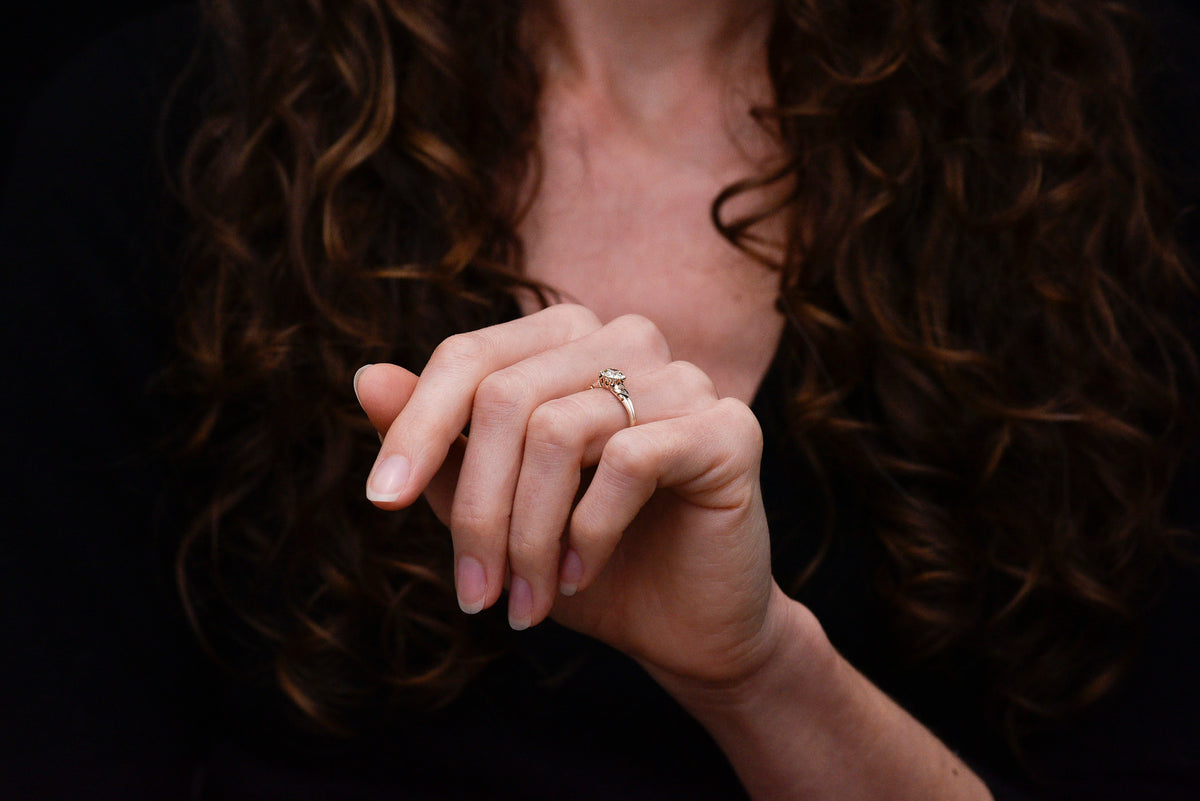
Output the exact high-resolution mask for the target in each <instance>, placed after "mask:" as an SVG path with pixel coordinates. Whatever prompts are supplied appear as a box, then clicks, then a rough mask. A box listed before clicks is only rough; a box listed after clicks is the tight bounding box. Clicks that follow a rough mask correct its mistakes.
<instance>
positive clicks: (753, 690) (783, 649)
mask: <svg viewBox="0 0 1200 801" xmlns="http://www.w3.org/2000/svg"><path fill="white" fill-rule="evenodd" d="M839 659H840V657H839V656H838V654H837V652H836V651H835V650H834V648H833V646H832V645H831V644H830V642H829V640H828V638H827V637H826V636H825V631H824V629H823V628H822V627H821V624H820V622H819V621H818V620H817V618H816V616H814V615H813V614H812V612H810V611H809V610H808V609H807V608H806V607H805V606H803V605H802V604H800V603H799V602H797V601H794V600H792V599H791V598H789V597H787V595H785V594H784V592H783V591H782V590H781V589H779V587H778V585H774V586H773V587H772V597H771V600H770V602H769V603H768V606H767V612H766V614H765V615H764V619H763V624H762V628H761V630H760V632H759V634H758V636H756V638H755V642H754V643H753V644H752V645H750V646H749V647H747V648H746V649H745V654H744V656H743V657H742V658H741V660H740V664H739V665H737V666H736V667H735V668H734V669H730V670H728V671H725V672H723V673H722V674H721V675H720V676H718V677H711V676H706V677H702V678H697V677H694V676H683V675H679V674H675V673H671V672H668V671H664V670H661V669H656V668H655V667H653V666H647V671H648V672H649V673H650V674H651V676H653V677H654V679H655V680H656V681H657V682H658V683H659V684H660V685H661V686H662V687H663V689H665V690H666V691H667V692H668V693H669V694H670V695H671V696H672V697H674V698H675V700H676V701H678V702H679V703H680V705H681V706H683V707H684V708H685V709H686V710H688V712H689V713H691V714H692V715H693V716H695V717H696V718H698V719H700V720H701V721H706V720H709V719H713V718H733V719H736V718H739V717H744V716H755V715H757V714H759V711H760V708H761V707H762V705H763V704H764V703H765V704H771V703H773V701H774V700H775V699H777V698H778V693H779V691H780V689H781V688H783V687H786V688H787V691H788V693H789V694H794V693H796V692H797V691H798V690H800V691H802V690H803V688H805V687H813V688H822V687H824V688H828V686H829V683H828V681H829V678H830V677H832V676H833V675H834V673H835V671H836V668H837V662H838V660H839Z"/></svg>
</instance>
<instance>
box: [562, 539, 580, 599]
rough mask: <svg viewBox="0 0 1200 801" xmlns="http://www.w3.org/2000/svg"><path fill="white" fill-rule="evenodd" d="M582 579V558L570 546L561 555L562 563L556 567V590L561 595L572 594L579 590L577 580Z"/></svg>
mask: <svg viewBox="0 0 1200 801" xmlns="http://www.w3.org/2000/svg"><path fill="white" fill-rule="evenodd" d="M582 580H583V560H582V559H580V558H579V553H578V552H577V551H576V550H575V549H574V548H571V549H570V550H569V551H567V553H566V555H565V556H563V559H562V565H561V566H560V567H559V569H558V591H559V592H561V593H562V594H563V595H568V596H570V595H574V594H575V593H576V592H577V591H578V590H579V582H580V581H582Z"/></svg>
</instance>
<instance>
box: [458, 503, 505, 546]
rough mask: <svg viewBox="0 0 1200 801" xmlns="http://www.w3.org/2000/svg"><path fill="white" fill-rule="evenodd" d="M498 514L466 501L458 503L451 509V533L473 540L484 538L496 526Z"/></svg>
mask: <svg viewBox="0 0 1200 801" xmlns="http://www.w3.org/2000/svg"><path fill="white" fill-rule="evenodd" d="M496 523H497V515H495V514H489V513H487V512H486V511H484V510H482V509H479V508H477V507H475V506H474V505H468V504H464V503H456V504H454V507H453V508H452V509H451V510H450V533H451V534H452V535H453V536H454V537H455V538H459V537H462V538H466V539H469V540H472V541H478V540H481V539H484V538H485V537H486V535H488V534H489V533H490V531H491V529H492V528H494V527H496Z"/></svg>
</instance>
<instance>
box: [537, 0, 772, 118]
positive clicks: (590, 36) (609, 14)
mask: <svg viewBox="0 0 1200 801" xmlns="http://www.w3.org/2000/svg"><path fill="white" fill-rule="evenodd" d="M771 8H772V4H771V3H770V2H769V0H610V1H607V2H595V0H541V2H537V3H535V4H533V11H532V13H531V16H530V19H529V22H530V26H531V27H530V28H529V31H530V33H531V40H532V41H533V42H534V43H535V49H534V52H535V57H536V58H537V59H538V61H539V63H540V66H541V69H542V72H543V79H544V80H545V81H546V82H547V83H548V84H557V85H559V86H560V87H564V88H570V89H572V90H573V91H580V90H582V91H585V92H587V93H590V94H594V95H599V96H601V97H604V98H606V99H607V100H608V101H609V102H610V103H612V104H613V105H615V106H618V107H621V108H623V109H624V110H625V111H626V113H629V114H632V115H633V116H637V117H641V118H655V117H663V116H667V115H670V114H672V113H674V111H675V110H676V108H677V107H678V105H679V104H680V103H683V102H686V101H687V99H688V98H689V97H694V96H695V93H696V92H697V90H709V91H711V90H712V89H713V88H717V89H720V90H725V89H728V88H731V87H745V86H753V85H755V84H756V83H757V82H758V80H759V79H760V78H761V76H762V74H763V73H764V71H765V51H766V47H765V45H766V36H767V30H768V27H769V25H770V18H771V14H770V11H771Z"/></svg>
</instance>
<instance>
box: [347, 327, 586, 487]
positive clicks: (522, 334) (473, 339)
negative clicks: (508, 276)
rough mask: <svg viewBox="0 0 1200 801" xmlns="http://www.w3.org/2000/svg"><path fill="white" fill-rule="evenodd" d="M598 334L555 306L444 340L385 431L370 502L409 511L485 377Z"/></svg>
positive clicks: (373, 472) (372, 477)
mask: <svg viewBox="0 0 1200 801" xmlns="http://www.w3.org/2000/svg"><path fill="white" fill-rule="evenodd" d="M598 328H600V320H599V318H597V317H596V315H595V314H594V313H592V312H591V311H590V310H588V309H586V308H584V307H582V306H577V305H572V304H560V305H557V306H551V307H550V308H548V309H544V310H542V311H540V312H537V313H536V314H531V315H529V316H528V317H522V318H521V319H519V320H512V321H510V322H507V323H501V324H499V325H494V326H490V327H488V328H482V329H480V330H478V331H470V332H467V333H463V334H456V335H455V336H452V337H450V338H449V339H447V340H446V341H445V342H443V343H442V344H441V345H439V346H438V347H437V349H436V350H434V352H433V356H432V357H431V358H430V360H429V364H428V365H427V366H426V367H425V369H424V370H423V371H422V373H421V377H420V379H419V380H418V381H417V386H416V389H415V390H413V394H412V397H411V398H410V399H409V401H408V403H407V404H406V405H405V406H404V409H403V411H401V412H400V415H399V416H398V417H397V418H396V419H395V421H394V422H393V423H392V425H391V427H389V428H388V431H387V435H386V436H385V437H384V441H383V447H381V448H380V450H379V456H378V457H377V458H376V460H375V466H374V467H373V468H372V469H371V475H370V477H369V478H368V479H367V498H368V499H370V500H371V501H372V502H373V503H375V504H376V505H377V506H380V507H381V508H384V509H399V508H403V507H405V506H408V505H409V504H411V503H412V502H413V501H415V500H416V499H417V497H418V496H419V495H420V494H421V492H422V491H423V490H424V488H425V486H426V485H427V484H428V483H429V482H430V480H432V478H433V476H434V475H435V474H436V473H437V470H438V468H439V467H440V466H441V464H442V462H443V461H444V460H445V458H446V454H447V452H448V451H449V449H450V445H451V444H452V443H453V442H454V441H455V440H456V439H457V438H458V435H459V434H461V433H462V431H463V429H464V428H466V425H467V423H468V422H469V420H470V417H471V407H472V404H473V402H474V399H475V390H476V388H477V387H478V386H479V383H480V382H481V381H482V380H483V379H484V378H485V377H486V376H488V375H490V374H491V373H494V372H496V371H497V370H501V369H503V368H505V367H508V366H509V365H512V364H515V363H517V362H519V361H521V360H523V359H527V358H529V357H530V356H533V355H534V354H537V353H540V352H541V351H544V350H548V349H550V348H555V347H559V346H560V345H563V344H566V343H567V342H571V341H572V340H575V339H578V338H580V337H582V336H584V335H585V334H589V333H591V332H593V331H595V330H596V329H598Z"/></svg>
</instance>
